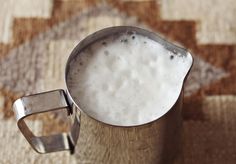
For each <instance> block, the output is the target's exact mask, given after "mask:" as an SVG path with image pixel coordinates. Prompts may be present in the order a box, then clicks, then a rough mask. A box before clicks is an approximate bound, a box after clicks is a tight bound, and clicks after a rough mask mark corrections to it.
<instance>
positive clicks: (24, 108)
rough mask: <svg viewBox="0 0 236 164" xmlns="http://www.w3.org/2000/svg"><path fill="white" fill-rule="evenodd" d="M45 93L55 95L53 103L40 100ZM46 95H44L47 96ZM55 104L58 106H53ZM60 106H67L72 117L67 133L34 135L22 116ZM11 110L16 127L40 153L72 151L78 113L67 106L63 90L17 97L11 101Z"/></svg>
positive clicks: (77, 134)
mask: <svg viewBox="0 0 236 164" xmlns="http://www.w3.org/2000/svg"><path fill="white" fill-rule="evenodd" d="M45 95H48V96H49V97H51V96H52V97H56V96H57V98H54V99H53V100H54V101H55V103H53V102H51V104H52V105H51V104H50V99H47V100H48V102H41V101H40V100H41V98H42V96H43V97H44V96H45ZM48 96H45V97H46V98H48ZM35 100H36V101H35ZM57 101H60V102H57ZM37 103H41V106H40V105H39V106H40V107H41V108H37V106H36V105H37ZM48 103H49V105H48ZM55 104H57V105H58V106H54V107H53V105H55ZM61 108H67V109H68V110H69V111H68V116H71V117H73V118H72V119H71V122H72V125H71V129H70V131H69V132H67V133H59V134H55V135H50V136H35V135H34V134H33V133H32V131H31V130H30V129H29V127H28V126H27V125H26V123H25V121H24V118H26V117H28V116H30V115H34V114H38V113H43V112H48V111H52V110H58V109H61ZM13 111H14V113H15V117H16V120H17V125H18V128H19V129H20V131H21V133H22V134H23V136H24V137H25V138H26V140H27V141H28V142H29V144H30V145H31V147H32V148H33V149H34V150H35V151H36V152H38V153H41V154H42V153H50V152H56V151H63V150H70V152H71V153H73V152H74V148H75V145H76V143H77V140H78V137H79V129H80V115H79V113H78V112H79V111H78V110H77V109H76V108H75V107H72V108H70V106H68V103H67V100H66V94H65V92H64V90H55V91H49V92H44V93H39V94H35V95H30V96H25V97H22V98H20V99H17V100H16V101H15V102H14V103H13Z"/></svg>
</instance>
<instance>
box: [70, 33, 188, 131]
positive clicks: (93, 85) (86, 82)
mask: <svg viewBox="0 0 236 164" xmlns="http://www.w3.org/2000/svg"><path fill="white" fill-rule="evenodd" d="M189 60H192V58H191V56H190V55H181V54H178V53H173V52H171V51H169V50H167V49H165V48H164V46H162V45H161V44H159V43H157V42H156V41H153V40H151V39H149V38H147V37H145V36H142V35H139V34H135V33H132V34H130V33H122V34H119V35H114V36H109V37H107V38H104V39H102V40H99V41H97V42H95V43H93V44H92V45H90V46H88V47H86V48H85V49H84V50H83V51H82V52H80V53H79V54H78V55H77V57H76V58H75V59H74V60H73V61H72V62H71V63H70V67H69V73H68V76H67V84H68V88H69V91H70V93H71V96H72V97H73V99H74V100H75V101H76V102H77V103H78V104H79V106H80V108H81V109H82V110H83V111H85V112H86V113H87V114H89V115H90V116H92V117H93V118H95V119H97V120H100V121H102V122H105V123H108V124H112V125H120V126H133V125H140V124H144V123H148V122H151V121H153V120H156V119H157V118H159V117H161V116H162V115H164V114H165V113H167V112H168V110H169V109H171V107H172V106H173V105H174V104H175V102H176V101H177V99H178V96H179V94H180V92H181V89H182V84H183V80H184V77H185V76H186V74H187V72H188V70H189V68H190V67H191V62H189Z"/></svg>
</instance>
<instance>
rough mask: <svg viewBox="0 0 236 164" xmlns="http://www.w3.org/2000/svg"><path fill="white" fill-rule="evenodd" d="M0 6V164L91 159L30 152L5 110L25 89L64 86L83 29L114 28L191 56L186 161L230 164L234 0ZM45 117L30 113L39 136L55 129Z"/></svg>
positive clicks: (0, 0)
mask: <svg viewBox="0 0 236 164" xmlns="http://www.w3.org/2000/svg"><path fill="white" fill-rule="evenodd" d="M0 4H1V6H0V20H1V21H0V131H1V133H0V163H1V164H12V163H19V164H21V163H22V164H25V163H35V164H36V163H37V164H41V163H45V164H46V163H48V164H51V163H63V164H69V163H70V164H71V163H86V164H87V163H90V162H89V161H83V160H81V156H80V154H79V151H76V153H75V155H73V156H71V155H70V154H69V152H59V153H52V154H46V155H40V154H37V153H35V152H34V150H33V149H32V148H31V147H30V145H29V144H28V143H27V141H26V140H25V139H24V137H23V136H22V135H21V134H20V131H19V130H18V128H17V126H16V121H15V118H14V115H13V112H12V110H11V107H12V102H13V101H14V100H15V99H17V98H19V97H21V96H23V95H25V94H32V93H37V92H42V91H47V90H52V89H57V88H64V84H63V73H64V66H65V62H66V59H67V57H68V55H69V54H70V52H71V51H72V49H73V47H74V46H75V45H76V44H77V43H78V42H79V41H80V40H82V39H83V38H85V37H86V36H87V35H88V34H91V33H92V32H94V31H96V30H99V29H102V28H104V27H109V26H117V25H133V26H139V27H143V28H146V29H149V30H152V31H154V32H156V33H158V34H159V35H161V36H162V37H164V38H165V39H167V40H169V41H171V42H173V43H176V44H178V45H181V46H183V47H186V48H187V49H189V51H190V52H191V53H192V54H193V57H194V59H195V60H194V66H193V68H192V71H191V72H190V75H189V77H188V79H187V82H186V85H185V100H184V105H183V119H184V134H183V135H184V145H183V149H184V151H183V156H184V163H185V164H222V163H224V164H235V163H236V96H235V94H236V19H235V15H236V1H235V0H224V1H223V0H198V1H196V0H119V1H118V0H104V1H102V0H97V1H96V0H34V1H32V0H21V1H16V0H8V1H6V0H0ZM50 119H51V118H48V116H47V117H46V116H40V117H37V118H31V119H30V120H29V124H30V126H31V127H33V128H34V129H35V130H36V132H37V133H47V132H48V131H50V129H52V128H53V125H50V124H49V125H45V122H47V121H48V120H50ZM53 119H55V120H57V121H56V122H57V123H59V124H60V123H61V122H62V120H63V118H62V117H61V116H60V115H58V114H57V115H54V116H53ZM82 126H83V125H82ZM81 130H83V127H81ZM81 133H83V131H81ZM84 137H86V136H84ZM80 142H81V143H83V135H82V137H81V138H80V141H79V143H80ZM77 149H79V146H78V147H77Z"/></svg>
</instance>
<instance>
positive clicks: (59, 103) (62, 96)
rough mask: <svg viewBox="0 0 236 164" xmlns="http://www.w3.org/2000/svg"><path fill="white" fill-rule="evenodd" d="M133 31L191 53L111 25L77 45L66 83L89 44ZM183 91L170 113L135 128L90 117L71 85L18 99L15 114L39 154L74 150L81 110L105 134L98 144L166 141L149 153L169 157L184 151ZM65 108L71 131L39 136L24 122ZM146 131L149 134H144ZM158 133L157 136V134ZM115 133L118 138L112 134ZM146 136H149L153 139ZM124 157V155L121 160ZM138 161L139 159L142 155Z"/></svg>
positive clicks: (68, 62) (96, 128)
mask: <svg viewBox="0 0 236 164" xmlns="http://www.w3.org/2000/svg"><path fill="white" fill-rule="evenodd" d="M129 31H131V32H135V33H137V34H141V35H145V36H147V37H149V38H150V39H153V40H155V41H157V42H158V43H160V44H162V45H163V46H164V47H166V48H167V49H168V50H170V51H172V52H173V53H180V54H181V55H188V54H189V52H188V51H186V50H185V49H183V48H180V47H178V46H176V45H173V44H172V43H170V42H168V41H166V40H164V39H162V38H161V37H159V36H158V35H156V34H155V33H153V32H149V31H146V30H144V29H141V28H137V27H130V26H118V27H110V28H106V29H103V30H100V31H98V32H95V33H93V34H91V35H89V36H88V37H86V38H85V39H83V40H82V41H81V42H80V43H79V44H78V45H77V46H76V47H75V48H74V50H73V51H72V53H71V54H70V57H69V58H68V60H67V64H66V70H65V75H64V76H65V83H66V84H67V75H68V71H69V67H70V62H71V61H72V60H73V59H74V58H75V57H76V56H77V55H79V53H80V52H81V51H83V49H84V48H85V47H86V46H88V45H89V44H92V43H93V42H95V41H97V40H99V39H102V38H103V37H106V36H108V35H115V34H116V33H121V32H129ZM191 62H192V61H191ZM189 70H190V69H189ZM62 76H63V75H62ZM186 77H187V75H186ZM186 77H185V78H186ZM182 93H183V92H182V91H181V92H180V93H179V98H178V99H177V101H176V102H175V104H173V107H172V108H171V109H170V110H169V112H168V113H167V114H165V115H164V116H162V117H161V118H158V119H157V120H155V121H152V122H150V123H148V124H142V125H138V126H135V127H134V126H133V127H124V126H113V125H111V124H105V123H103V122H101V121H98V120H96V119H95V118H93V117H91V116H89V115H88V114H86V112H84V111H83V109H81V108H80V104H79V103H78V102H75V101H74V99H73V97H74V96H73V95H71V94H70V88H67V93H65V92H64V91H63V90H55V91H50V92H45V93H40V94H35V95H31V96H26V97H22V98H20V99H18V100H16V101H15V103H14V105H13V110H14V112H15V116H16V118H17V121H18V122H17V124H18V127H19V129H20V130H21V132H22V134H23V135H24V136H25V138H26V139H27V141H28V142H29V143H30V144H31V146H32V147H33V148H34V149H35V150H36V151H37V152H39V153H49V152H54V151H61V150H70V151H71V152H73V150H74V147H75V145H76V143H77V140H78V136H79V129H80V111H81V112H82V113H81V114H82V115H84V118H87V119H86V120H87V121H88V122H87V124H92V125H91V126H92V128H94V130H95V131H96V134H97V133H98V134H99V133H100V132H101V133H102V135H98V136H95V137H94V142H91V143H97V142H98V141H99V142H100V141H103V139H105V140H106V141H104V142H106V144H108V145H113V144H114V143H115V141H117V140H122V143H124V144H125V145H127V146H130V149H132V150H133V146H132V144H130V143H131V141H132V142H134V141H133V139H132V138H138V140H137V143H136V142H135V145H138V144H140V143H141V141H145V140H146V139H147V141H150V145H152V144H151V143H159V142H160V143H163V142H164V143H166V146H165V145H163V144H162V145H159V146H158V147H153V146H149V147H147V149H148V150H149V149H150V151H151V152H152V153H151V152H150V153H148V154H146V155H147V156H149V155H150V156H152V155H153V157H156V155H158V154H159V155H161V154H164V156H163V159H165V158H166V159H169V157H168V156H175V155H176V154H177V152H179V151H180V147H181V145H180V142H179V141H180V140H181V129H182V118H181V109H182ZM61 108H67V109H68V116H71V117H72V122H73V124H72V126H71V130H70V131H69V132H68V133H62V134H57V135H53V136H42V137H37V136H35V135H34V134H33V133H32V132H31V131H30V129H29V128H28V127H27V126H26V124H25V122H24V118H25V117H27V116H29V115H33V114H38V113H43V112H48V111H52V110H58V109H61ZM87 116H88V117H87ZM170 125H171V126H170ZM167 127H168V128H169V127H171V129H166V128H167ZM145 132H146V133H147V134H145V135H143V134H144V133H145ZM152 133H153V134H152ZM155 133H157V134H155ZM173 133H174V134H175V137H174V139H173V138H172V137H173ZM154 134H155V135H157V136H155V135H154ZM88 135H92V134H88ZM113 135H114V139H113V137H112V136H113ZM163 136H164V137H163ZM146 137H148V138H149V139H148V138H146ZM91 140H92V141H93V137H91ZM138 141H139V143H138ZM145 143H146V141H145ZM88 144H89V143H88ZM98 145H99V148H101V146H100V145H101V143H99V144H98ZM98 145H96V144H94V145H92V146H94V147H96V146H98ZM154 146H155V145H154ZM82 149H86V148H82ZM104 149H105V147H104ZM105 150H106V149H105ZM105 150H104V151H105ZM98 151H101V152H102V151H103V150H102V149H101V150H98ZM106 151H107V150H106ZM106 151H105V152H106ZM113 151H114V152H117V153H118V154H119V153H120V154H122V152H124V150H123V149H122V148H119V146H117V149H116V150H115V147H114V150H113ZM139 151H140V150H139V149H137V150H136V149H134V150H133V151H132V152H130V154H127V153H126V156H127V158H130V156H131V154H132V153H133V154H134V156H135V158H137V154H138V153H139ZM98 156H99V154H98ZM113 158H114V161H116V160H117V158H116V156H112V157H111V159H113ZM122 158H123V156H122V157H121V158H120V159H122ZM125 158H126V157H125ZM150 159H151V158H150ZM136 160H137V161H139V159H138V158H137V159H136ZM134 161H135V160H134ZM94 162H96V161H94Z"/></svg>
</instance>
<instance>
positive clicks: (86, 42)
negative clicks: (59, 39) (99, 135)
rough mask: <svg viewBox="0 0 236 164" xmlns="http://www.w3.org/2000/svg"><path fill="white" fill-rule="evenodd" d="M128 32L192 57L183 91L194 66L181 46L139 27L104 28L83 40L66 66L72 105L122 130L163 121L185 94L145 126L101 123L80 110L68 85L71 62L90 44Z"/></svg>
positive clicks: (65, 80) (73, 51)
mask: <svg viewBox="0 0 236 164" xmlns="http://www.w3.org/2000/svg"><path fill="white" fill-rule="evenodd" d="M127 31H135V32H138V33H139V34H141V35H145V36H147V37H149V38H150V39H153V40H154V41H156V42H158V43H160V44H161V45H163V46H164V47H165V48H166V49H168V50H169V51H171V52H173V53H176V52H178V53H180V54H182V55H185V56H186V57H190V61H189V63H190V64H189V68H187V69H186V70H187V73H186V76H185V77H184V79H183V81H182V86H181V90H182V89H183V86H184V82H185V80H186V78H187V76H188V74H189V72H190V70H191V68H192V65H193V57H192V55H191V53H190V52H189V51H188V50H187V49H185V48H183V47H180V46H177V45H175V44H173V43H171V42H169V41H167V40H165V39H164V38H162V37H161V36H159V35H158V34H156V33H155V32H153V31H148V30H146V29H142V28H139V27H136V26H113V27H107V28H104V29H101V30H99V31H96V32H94V33H92V34H90V35H88V36H87V37H86V38H85V39H83V40H81V41H80V42H79V43H78V44H77V45H76V46H75V48H74V49H73V50H72V52H71V53H70V55H69V57H68V59H67V62H66V66H65V75H64V82H65V84H66V89H67V95H68V97H69V99H70V101H71V103H73V104H74V105H75V106H76V107H77V109H79V110H80V112H83V113H84V114H86V115H87V116H88V117H90V118H91V119H94V120H96V121H99V122H100V123H102V124H103V125H107V126H114V127H122V128H132V127H137V126H144V125H146V124H151V123H152V122H154V121H157V120H159V119H161V118H162V117H163V116H164V115H166V113H168V111H170V110H171V108H173V106H175V104H176V103H177V101H178V99H179V97H180V96H181V94H183V93H182V92H183V91H180V93H179V96H178V98H177V99H176V101H175V102H174V103H173V105H172V107H171V108H170V109H169V110H167V112H166V113H164V114H163V115H162V116H161V117H159V118H157V119H155V120H152V121H150V122H147V123H144V124H141V125H131V126H120V125H115V124H108V123H106V122H103V121H100V120H97V119H96V118H93V117H92V116H90V115H89V114H87V113H86V112H85V111H83V109H81V108H80V106H79V104H77V103H76V102H75V101H74V99H73V97H72V95H71V94H70V90H69V88H68V85H67V74H68V71H69V67H70V62H71V61H72V59H73V58H74V57H75V56H76V55H77V54H79V52H80V51H81V50H82V49H84V48H85V47H86V46H88V45H89V44H91V43H93V42H95V41H97V40H99V39H102V38H104V37H106V36H108V35H111V34H115V33H120V32H127Z"/></svg>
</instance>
